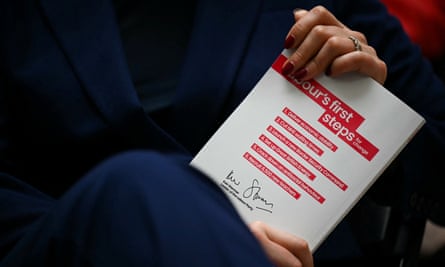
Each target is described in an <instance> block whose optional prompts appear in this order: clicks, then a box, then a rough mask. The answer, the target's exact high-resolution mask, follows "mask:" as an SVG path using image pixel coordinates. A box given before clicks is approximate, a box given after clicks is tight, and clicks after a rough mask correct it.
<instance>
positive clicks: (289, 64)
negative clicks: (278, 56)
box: [281, 61, 294, 76]
mask: <svg viewBox="0 0 445 267" xmlns="http://www.w3.org/2000/svg"><path fill="white" fill-rule="evenodd" d="M293 69H294V64H292V62H289V61H288V62H286V64H284V66H283V68H282V69H281V74H283V75H284V76H287V75H289V74H291V73H292V70H293Z"/></svg>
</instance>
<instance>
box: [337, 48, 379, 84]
mask: <svg viewBox="0 0 445 267" xmlns="http://www.w3.org/2000/svg"><path fill="white" fill-rule="evenodd" d="M347 72H359V73H362V74H364V75H367V76H369V77H371V78H373V79H374V80H376V81H377V82H379V83H380V84H382V85H383V84H384V82H385V80H386V76H387V66H386V64H385V62H384V61H382V60H381V59H379V58H378V57H376V56H373V55H371V54H369V53H364V52H359V51H357V52H353V53H348V54H345V55H342V56H340V57H337V58H336V59H335V60H334V61H333V62H332V64H331V67H330V71H329V75H330V76H332V77H335V76H339V75H341V74H343V73H347Z"/></svg>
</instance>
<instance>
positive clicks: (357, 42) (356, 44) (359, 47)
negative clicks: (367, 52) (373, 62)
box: [348, 35, 362, 51]
mask: <svg viewBox="0 0 445 267" xmlns="http://www.w3.org/2000/svg"><path fill="white" fill-rule="evenodd" d="M348 38H349V39H350V40H351V41H352V42H353V43H354V48H355V51H362V45H361V44H360V41H359V40H358V39H357V38H356V37H354V36H352V35H351V36H348Z"/></svg>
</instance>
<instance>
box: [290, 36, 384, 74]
mask: <svg viewBox="0 0 445 267" xmlns="http://www.w3.org/2000/svg"><path fill="white" fill-rule="evenodd" d="M334 28H336V27H334ZM327 29H329V28H327ZM337 29H338V28H337ZM325 30H326V29H325ZM334 31H335V29H332V30H331V32H329V33H326V34H325V35H328V37H327V40H326V41H325V42H324V43H323V44H321V45H322V46H321V48H320V49H319V50H318V45H311V43H314V42H316V40H310V37H308V40H307V43H306V41H305V42H304V43H303V44H302V45H301V46H300V47H299V48H298V50H297V52H296V53H295V54H294V55H292V56H291V57H290V58H289V60H290V61H291V62H295V63H294V65H295V68H296V69H297V71H296V72H295V73H294V77H295V78H296V79H300V80H309V79H312V78H314V77H316V76H318V75H319V74H321V73H323V72H326V71H327V70H328V69H329V67H330V66H331V65H332V62H333V61H334V60H335V59H336V58H337V57H339V56H342V55H344V54H347V53H351V52H354V51H356V49H357V48H356V47H355V43H354V42H353V41H351V39H350V38H348V37H342V36H340V35H341V34H343V33H341V34H336V33H335V32H334ZM343 35H346V34H343ZM318 36H319V35H318ZM318 36H316V37H314V38H313V39H321V37H318ZM360 49H361V52H362V53H368V54H371V55H373V56H374V57H376V55H375V50H374V49H373V48H372V47H370V46H368V45H365V44H363V43H361V44H360ZM299 55H304V57H299ZM309 57H310V58H309ZM295 58H297V59H295ZM295 60H300V62H298V61H295ZM306 61H308V62H307V63H306ZM301 64H305V65H304V66H302V65H301Z"/></svg>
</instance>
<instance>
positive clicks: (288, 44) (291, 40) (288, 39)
mask: <svg viewBox="0 0 445 267" xmlns="http://www.w3.org/2000/svg"><path fill="white" fill-rule="evenodd" d="M294 42H295V38H294V37H293V36H292V35H288V36H287V37H286V40H285V41H284V48H286V49H289V48H291V47H292V45H293V44H294Z"/></svg>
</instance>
